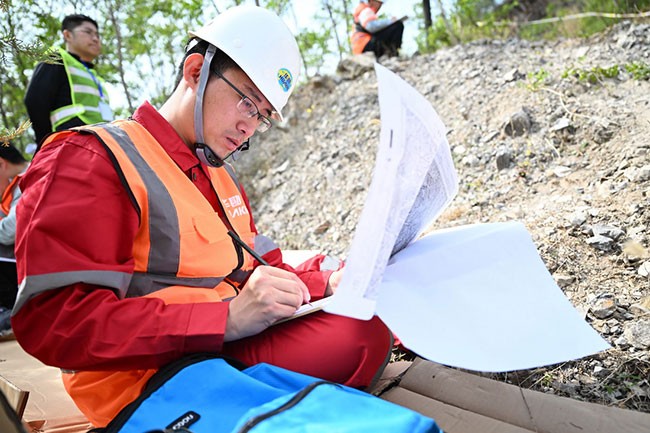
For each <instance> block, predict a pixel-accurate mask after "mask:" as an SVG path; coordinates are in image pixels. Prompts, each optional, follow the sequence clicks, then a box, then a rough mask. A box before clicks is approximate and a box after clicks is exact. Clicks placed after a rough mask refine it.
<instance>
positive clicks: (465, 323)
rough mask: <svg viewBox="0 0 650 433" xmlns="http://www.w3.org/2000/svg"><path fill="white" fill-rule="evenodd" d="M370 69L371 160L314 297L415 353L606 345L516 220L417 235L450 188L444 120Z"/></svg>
mask: <svg viewBox="0 0 650 433" xmlns="http://www.w3.org/2000/svg"><path fill="white" fill-rule="evenodd" d="M375 70H376V72H377V77H378V82H379V104H380V111H381V120H382V129H381V134H380V143H379V149H378V152H377V160H376V165H375V171H374V174H373V178H372V182H371V185H370V187H369V190H368V196H367V199H366V202H365V204H364V208H363V211H362V213H361V216H360V219H359V222H358V224H357V228H356V231H355V234H354V237H353V240H352V244H351V247H350V252H349V256H348V257H347V259H346V267H345V272H344V273H343V277H342V279H341V283H340V285H339V287H338V289H337V291H336V293H335V294H334V295H333V296H332V297H330V298H328V299H325V300H323V301H318V302H317V303H315V304H317V305H314V307H313V308H316V309H320V308H322V309H323V310H324V311H326V312H330V313H335V314H341V315H345V316H349V317H354V318H358V319H370V318H371V317H372V316H373V315H378V316H379V317H380V318H381V319H382V320H383V321H384V323H386V325H387V326H388V327H389V328H390V329H391V330H392V331H393V332H394V333H395V335H396V336H397V337H398V338H400V339H401V341H402V343H403V344H404V345H405V347H407V348H408V349H410V350H412V351H414V352H415V353H417V354H418V355H420V356H422V357H424V358H427V359H429V360H432V361H435V362H439V363H442V364H446V365H451V366H455V367H461V368H467V369H471V370H478V371H492V372H499V371H511V370H520V369H528V368H535V367H540V366H543V365H549V364H554V363H559V362H564V361H569V360H572V359H577V358H581V357H583V356H587V355H591V354H593V353H596V352H599V351H601V350H606V349H608V348H609V345H608V344H607V342H605V340H603V339H602V338H601V337H600V335H598V333H597V332H596V331H594V330H593V329H592V328H591V327H590V326H589V325H588V324H587V323H586V322H585V321H584V320H583V318H582V317H580V315H579V314H578V312H577V311H576V310H575V309H574V308H573V306H572V305H571V303H570V302H569V301H568V299H567V298H566V297H565V296H564V294H563V293H562V291H561V290H560V288H559V287H558V286H557V284H555V281H554V280H553V277H552V276H551V275H550V274H549V272H548V270H547V269H546V267H545V265H544V263H543V262H542V260H541V258H540V257H539V254H538V252H537V249H536V247H535V244H534V243H533V241H532V239H531V238H530V235H529V233H528V231H527V230H526V228H525V226H524V225H523V224H521V223H519V222H507V223H494V224H475V225H469V226H463V227H455V228H450V229H443V230H437V231H434V232H433V233H430V234H428V235H426V236H423V237H421V235H422V233H423V232H424V231H426V229H427V228H428V227H429V226H430V225H431V223H432V222H433V221H434V220H435V219H436V218H437V217H438V216H439V215H440V213H441V212H442V211H443V210H444V209H445V208H446V207H447V206H448V205H449V203H450V202H451V201H452V199H453V197H454V196H455V195H456V194H457V192H458V178H457V174H456V170H455V169H454V165H453V160H452V158H451V152H450V150H449V144H448V143H447V139H446V134H445V127H444V125H443V123H442V121H441V120H440V118H439V117H438V115H437V114H436V112H435V110H434V109H433V107H431V104H430V103H429V102H428V101H427V100H426V99H425V98H424V97H423V96H422V95H421V94H419V93H418V92H417V91H416V90H415V89H413V88H412V87H411V86H409V85H408V84H407V83H406V82H404V81H403V80H402V79H401V78H399V77H398V76H397V75H395V74H393V73H392V72H390V71H389V70H388V69H386V68H384V67H383V66H381V65H378V64H377V65H375ZM310 308H312V307H310V306H303V307H302V308H301V309H300V310H299V314H301V315H302V314H307V313H308V312H309V310H310Z"/></svg>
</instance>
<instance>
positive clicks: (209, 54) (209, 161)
mask: <svg viewBox="0 0 650 433" xmlns="http://www.w3.org/2000/svg"><path fill="white" fill-rule="evenodd" d="M215 52H216V48H215V46H214V45H212V44H210V45H208V49H207V50H206V52H205V56H204V58H203V65H202V66H201V73H200V74H199V85H198V87H197V90H196V102H195V103H194V135H195V137H196V143H194V151H195V153H196V156H197V157H198V158H199V160H200V161H201V162H202V163H204V164H206V165H211V166H213V167H221V166H223V164H224V160H226V159H228V158H229V157H230V156H232V159H233V160H235V161H236V160H237V158H238V157H239V154H240V152H242V151H244V150H248V148H249V147H250V139H249V140H246V141H245V142H243V143H242V144H241V146H239V147H238V148H237V149H235V150H233V151H232V152H230V153H229V154H228V155H226V157H225V158H223V159H221V158H219V156H218V155H217V154H216V153H214V152H213V151H212V149H210V147H209V146H208V145H207V144H205V143H204V142H203V141H204V138H203V95H204V94H205V87H206V86H207V83H208V78H209V77H210V63H211V62H212V58H213V57H214V53H215Z"/></svg>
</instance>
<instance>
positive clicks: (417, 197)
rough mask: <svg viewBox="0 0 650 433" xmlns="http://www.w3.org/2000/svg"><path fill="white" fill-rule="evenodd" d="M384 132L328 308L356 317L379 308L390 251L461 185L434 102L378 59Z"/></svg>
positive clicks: (410, 238) (416, 230) (434, 214)
mask: <svg viewBox="0 0 650 433" xmlns="http://www.w3.org/2000/svg"><path fill="white" fill-rule="evenodd" d="M375 71H376V72H377V80H378V83H379V107H380V113H381V133H380V143H379V149H378V151H377V158H376V163H375V168H374V172H373V178H372V182H371V184H370V187H369V189H368V196H367V198H366V202H365V204H364V208H363V211H362V212H361V216H360V218H359V222H358V224H357V228H356V231H355V234H354V238H353V240H352V245H351V247H350V253H349V256H348V257H347V259H346V268H345V272H344V274H343V278H342V279H341V283H340V285H339V288H338V290H337V292H336V294H335V296H333V297H332V299H331V301H330V302H328V304H327V305H326V306H325V308H324V309H325V311H327V312H331V313H336V314H342V315H346V316H349V317H355V318H358V319H369V318H371V317H372V316H373V315H374V314H375V304H376V302H377V296H378V290H377V289H378V287H379V285H380V283H381V280H382V275H383V273H384V269H385V268H386V265H387V263H388V260H389V259H390V257H391V256H392V255H393V254H395V253H397V252H398V251H400V250H402V249H403V248H405V247H406V246H407V245H408V244H410V243H411V242H412V241H413V240H415V239H416V238H417V237H418V236H419V235H420V234H421V233H422V232H423V231H424V229H426V228H427V226H429V225H430V224H431V223H432V222H433V220H434V219H435V218H437V217H438V215H440V213H441V212H442V211H443V210H444V209H445V207H447V205H449V203H450V202H451V200H452V199H453V197H454V196H455V195H456V193H457V191H458V177H457V175H456V170H455V168H454V165H453V160H452V158H451V152H450V150H449V144H448V143H447V139H446V136H445V133H446V129H445V126H444V125H443V123H442V121H441V120H440V118H439V117H438V115H437V113H436V112H435V110H434V109H433V107H432V106H431V104H430V103H429V102H428V101H427V100H426V99H425V98H424V96H422V95H421V94H420V93H418V92H417V91H416V90H415V89H414V88H413V87H411V86H410V85H409V84H408V83H406V82H405V81H403V80H402V79H401V78H399V77H398V76H397V75H395V74H394V73H393V72H391V71H389V70H388V69H386V68H385V67H383V66H381V65H379V64H375Z"/></svg>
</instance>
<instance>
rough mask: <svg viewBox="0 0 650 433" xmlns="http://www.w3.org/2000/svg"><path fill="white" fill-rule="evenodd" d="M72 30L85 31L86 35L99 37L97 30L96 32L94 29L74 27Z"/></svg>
mask: <svg viewBox="0 0 650 433" xmlns="http://www.w3.org/2000/svg"><path fill="white" fill-rule="evenodd" d="M74 31H75V32H81V33H85V34H87V35H88V36H93V37H96V38H97V39H99V32H96V31H95V30H91V29H75V30H74Z"/></svg>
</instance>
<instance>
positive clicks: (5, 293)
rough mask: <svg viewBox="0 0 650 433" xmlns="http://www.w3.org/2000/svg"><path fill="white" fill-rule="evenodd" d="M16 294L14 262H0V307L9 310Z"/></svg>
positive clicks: (16, 280)
mask: <svg viewBox="0 0 650 433" xmlns="http://www.w3.org/2000/svg"><path fill="white" fill-rule="evenodd" d="M17 293H18V276H17V275H16V263H15V262H5V261H2V262H0V306H1V307H5V308H7V309H9V310H11V309H12V308H13V306H14V303H15V302H16V294H17Z"/></svg>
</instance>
